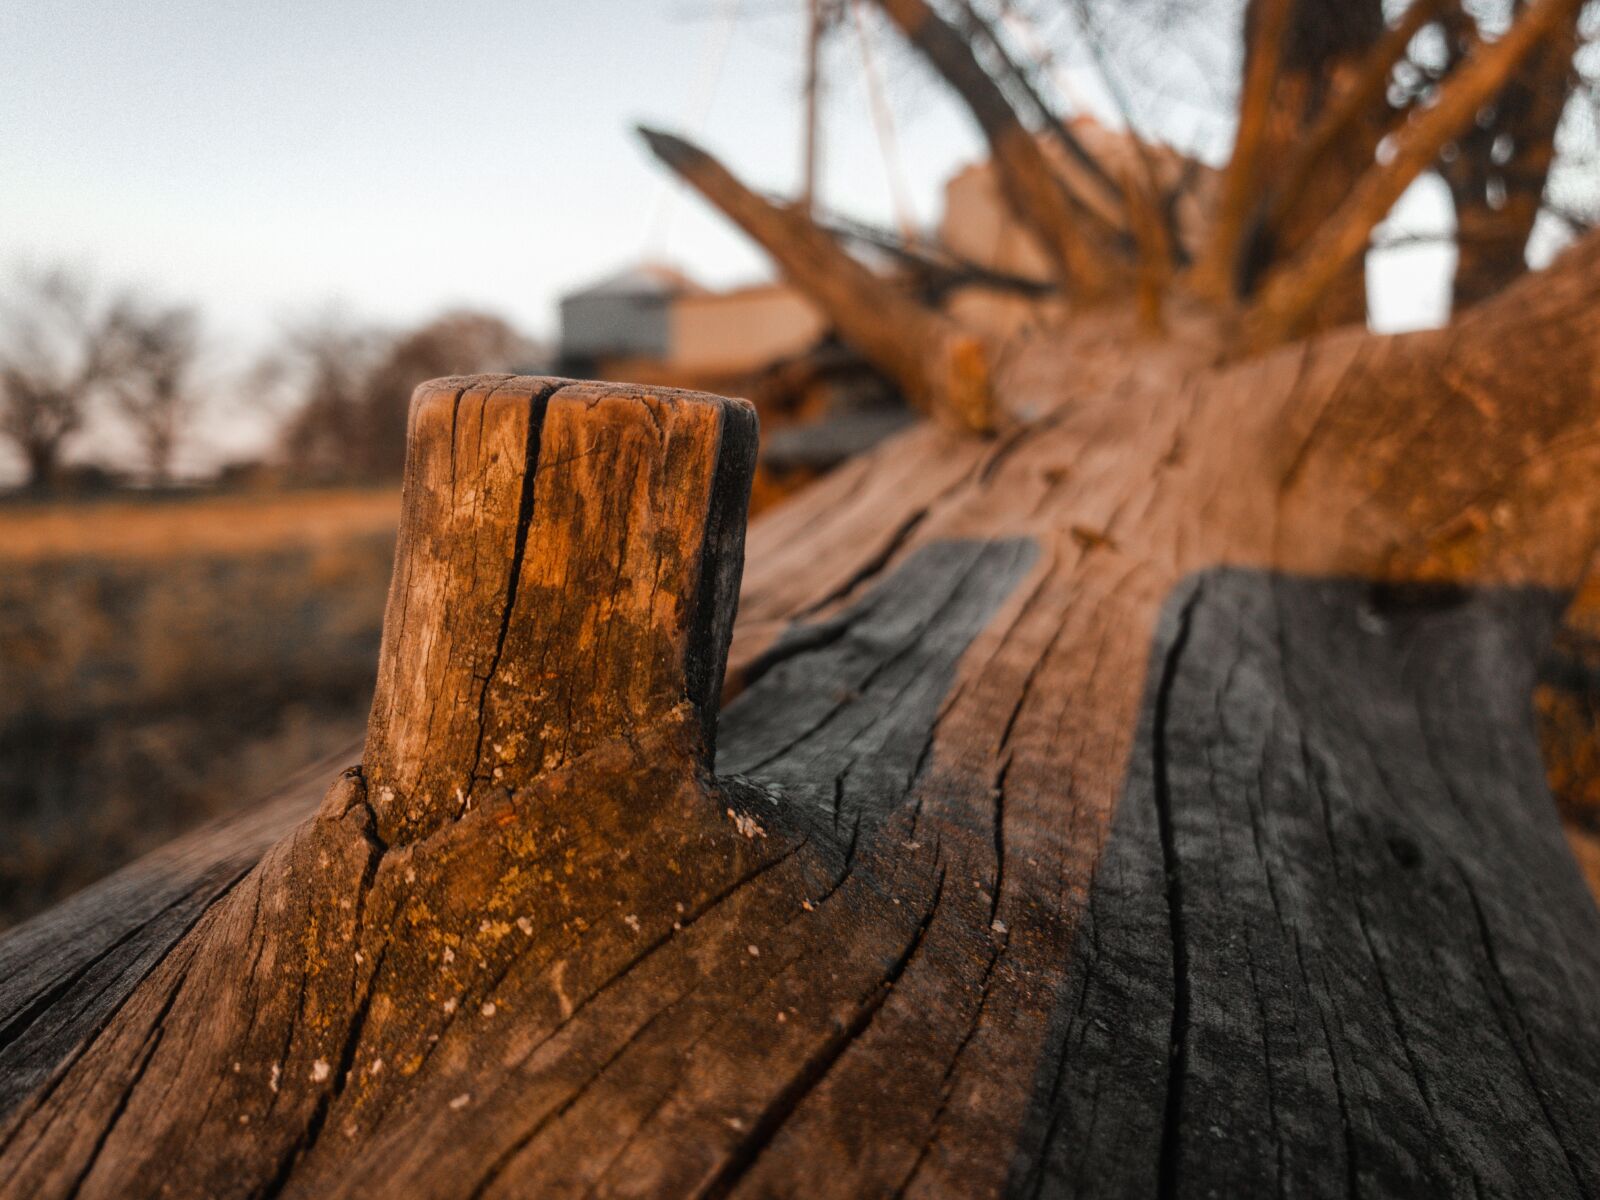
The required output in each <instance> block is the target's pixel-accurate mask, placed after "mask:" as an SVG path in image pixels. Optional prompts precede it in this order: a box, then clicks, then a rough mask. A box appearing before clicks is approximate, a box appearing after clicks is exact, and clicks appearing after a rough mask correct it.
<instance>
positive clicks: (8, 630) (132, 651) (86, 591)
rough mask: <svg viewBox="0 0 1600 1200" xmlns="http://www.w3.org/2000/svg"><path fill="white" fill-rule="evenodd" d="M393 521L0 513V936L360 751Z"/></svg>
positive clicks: (371, 493)
mask: <svg viewBox="0 0 1600 1200" xmlns="http://www.w3.org/2000/svg"><path fill="white" fill-rule="evenodd" d="M398 512H399V496H398V493H397V492H396V491H394V490H390V489H382V490H377V489H341V490H327V491H297V492H289V493H266V494H260V495H254V494H250V495H220V496H206V497H196V498H185V499H175V500H174V499H161V500H149V501H127V500H117V501H114V502H105V503H85V504H59V505H49V506H35V505H22V504H16V505H11V506H5V507H0V814H3V816H0V822H3V825H0V829H3V836H0V926H3V925H5V924H9V923H11V922H13V921H15V920H17V919H19V918H21V917H22V916H25V915H27V914H28V913H31V912H33V911H36V910H37V909H39V908H41V907H44V906H46V905H48V904H50V903H52V902H53V901H55V900H57V899H59V898H61V897H62V896H64V895H65V894H67V893H69V892H71V891H74V890H76V889H77V888H79V887H81V886H83V885H84V884H85V883H88V882H90V881H91V880H93V879H95V878H98V877H99V876H100V875H102V874H104V873H105V872H107V871H109V870H111V869H114V868H115V867H116V866H119V865H120V864H121V863H123V862H125V861H127V860H128V859H130V858H132V857H134V856H136V855H138V854H140V853H143V852H144V851H145V850H147V849H150V848H152V847H154V846H156V845H159V844H160V843H162V842H164V841H166V840H168V839H169V838H170V837H171V836H173V835H174V834H175V833H177V832H179V831H180V830H182V829H184V828H187V827H188V826H190V825H193V824H194V823H196V822H197V821H199V820H201V819H203V818H205V817H208V816H211V815H214V814H217V813H221V812H224V811H227V810H229V809H231V808H234V807H236V806H238V805H240V804H243V803H247V802H249V801H250V800H251V799H253V798H254V797H255V796H257V795H259V794H260V793H261V792H263V791H265V790H267V789H269V788H270V787H271V786H272V785H273V784H274V783H275V782H276V781H278V780H279V779H281V778H282V777H283V776H284V775H286V774H288V773H289V772H290V771H292V770H294V769H295V768H296V767H297V766H299V765H301V764H303V763H305V762H308V761H310V760H311V759H313V758H316V757H319V756H321V755H324V754H327V753H329V752H331V751H333V750H335V749H337V748H338V747H339V746H341V745H344V744H347V743H350V742H352V741H353V740H355V739H357V738H359V737H360V735H361V732H362V729H363V727H364V724H365V720H366V707H367V704H368V700H369V696H370V691H371V686H372V676H373V672H374V669H375V665H376V661H377V652H378V640H379V635H380V630H381V622H382V616H383V603H384V596H385V592H386V589H387V587H388V581H389V569H390V564H391V558H392V554H393V546H394V529H395V522H396V519H397V516H398Z"/></svg>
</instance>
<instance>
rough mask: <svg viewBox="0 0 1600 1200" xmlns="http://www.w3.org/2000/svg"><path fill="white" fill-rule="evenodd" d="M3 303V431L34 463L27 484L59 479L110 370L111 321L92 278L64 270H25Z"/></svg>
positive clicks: (0, 368) (0, 433) (0, 426)
mask: <svg viewBox="0 0 1600 1200" xmlns="http://www.w3.org/2000/svg"><path fill="white" fill-rule="evenodd" d="M9 293H10V294H9V295H7V296H6V297H5V298H4V300H3V301H0V436H3V437H4V438H5V439H6V440H7V441H9V442H11V443H12V445H14V446H15V447H16V448H17V450H18V451H19V452H20V453H21V454H22V457H23V459H24V461H25V462H26V464H27V485H28V487H30V488H44V487H48V486H50V484H51V483H52V482H53V481H54V479H55V477H56V474H57V471H58V470H59V468H60V464H61V451H62V447H63V446H64V445H65V443H66V441H67V439H68V438H70V437H71V436H72V435H73V434H74V433H76V432H77V431H78V430H79V429H81V428H82V426H83V422H84V418H85V415H86V413H87V409H88V405H89V401H90V399H91V397H92V395H93V393H94V392H95V391H96V390H97V388H98V387H99V385H100V383H101V381H102V379H103V378H104V376H105V373H106V367H107V364H106V359H105V354H104V349H105V347H104V341H105V326H104V322H103V321H102V320H101V319H100V318H99V317H98V316H97V315H96V312H95V305H94V301H93V292H92V289H91V287H90V285H89V283H88V281H87V280H86V279H84V278H83V277H81V276H79V275H76V274H74V273H72V272H70V271H68V270H65V269H63V268H52V269H48V270H41V271H33V270H22V271H18V272H17V274H16V276H15V277H14V279H13V282H12V286H11V288H10V289H9Z"/></svg>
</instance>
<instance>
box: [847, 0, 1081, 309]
mask: <svg viewBox="0 0 1600 1200" xmlns="http://www.w3.org/2000/svg"><path fill="white" fill-rule="evenodd" d="M877 3H878V4H879V6H880V7H881V8H882V9H883V11H884V12H885V13H887V14H888V16H889V19H890V20H892V21H893V22H894V23H895V24H896V25H897V26H898V27H899V28H900V31H901V32H902V33H904V34H905V36H906V38H907V39H908V40H909V41H910V42H911V44H912V45H913V46H915V47H916V48H917V49H918V50H919V51H920V52H921V53H922V54H923V56H924V57H926V58H927V60H928V61H929V62H930V63H931V64H932V65H933V67H934V69H935V70H937V71H938V72H939V74H940V75H941V76H943V78H944V80H945V82H946V83H948V84H949V85H950V86H951V87H952V88H954V89H955V91H956V93H957V94H958V95H959V96H960V97H961V98H962V100H964V101H965V102H966V105H967V108H968V109H969V110H970V111H971V112H972V115H973V117H974V118H975V119H976V120H977V122H978V126H979V127H980V128H981V129H982V130H983V134H984V137H985V138H987V139H988V142H989V150H990V154H991V155H992V156H993V159H994V167H995V175H996V178H997V179H998V180H999V183H1000V190H1001V192H1002V194H1003V195H1004V196H1005V199H1006V203H1007V204H1008V205H1009V206H1010V208H1011V210H1012V212H1014V213H1015V214H1016V216H1017V219H1018V220H1020V221H1021V222H1022V223H1023V224H1024V225H1025V226H1026V227H1027V228H1028V229H1029V230H1030V231H1031V232H1032V233H1033V234H1034V236H1035V237H1037V238H1038V239H1039V242H1040V244H1041V246H1042V247H1043V248H1044V250H1045V253H1046V254H1047V255H1048V257H1049V258H1050V261H1051V263H1052V264H1053V265H1054V267H1055V269H1056V271H1057V272H1058V273H1059V275H1060V276H1061V279H1062V282H1063V283H1064V284H1066V285H1067V287H1068V288H1069V289H1070V290H1071V291H1072V293H1073V294H1074V295H1075V296H1076V297H1077V298H1079V299H1086V300H1087V299H1093V298H1095V297H1097V296H1098V295H1100V294H1101V293H1103V292H1104V291H1105V290H1106V289H1107V285H1108V283H1109V276H1110V274H1111V264H1110V263H1108V262H1107V261H1106V256H1105V254H1104V253H1103V252H1102V250H1101V249H1100V248H1098V247H1096V246H1095V245H1094V243H1093V242H1092V241H1091V240H1090V239H1089V238H1088V237H1087V236H1086V235H1085V232H1084V230H1083V228H1082V225H1081V223H1080V221H1079V219H1078V215H1077V214H1076V213H1075V212H1074V211H1073V209H1072V205H1071V202H1070V201H1069V200H1068V198H1067V192H1066V189H1065V188H1064V187H1063V186H1062V183H1061V181H1060V180H1059V179H1058V178H1057V177H1056V174H1055V172H1054V171H1053V170H1052V169H1051V166H1050V163H1049V160H1048V159H1046V158H1045V156H1044V151H1043V150H1042V149H1041V148H1040V146H1039V143H1038V142H1037V141H1036V140H1035V138H1034V135H1033V134H1032V132H1031V131H1029V130H1028V128H1027V127H1026V126H1024V125H1023V124H1022V122H1021V120H1019V119H1018V117H1017V114H1016V112H1015V111H1014V110H1013V109H1012V107H1011V105H1010V103H1009V102H1008V101H1007V100H1006V98H1005V95H1004V93H1002V92H1001V90H1000V88H999V86H998V85H997V84H996V83H995V81H994V80H993V79H991V78H990V77H989V74H988V73H987V72H986V71H985V70H984V69H983V67H982V66H981V65H980V64H979V62H978V60H977V58H976V57H975V56H974V55H973V53H972V48H971V47H970V46H969V45H968V44H967V39H966V38H964V37H963V36H962V35H961V33H960V31H958V30H957V29H956V28H955V27H954V26H952V25H950V24H949V23H948V22H946V21H945V20H944V19H943V18H942V17H940V16H939V14H937V13H936V12H934V11H933V9H932V8H930V7H929V6H928V4H927V3H926V2H925V0H877Z"/></svg>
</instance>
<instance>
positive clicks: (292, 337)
mask: <svg viewBox="0 0 1600 1200" xmlns="http://www.w3.org/2000/svg"><path fill="white" fill-rule="evenodd" d="M540 359H541V353H540V351H539V349H538V347H537V346H536V345H535V343H533V342H532V341H530V340H529V339H528V338H526V337H524V336H523V335H522V334H520V333H518V332H517V331H516V330H515V329H513V328H512V327H511V326H510V325H508V324H507V323H506V322H505V321H503V320H501V319H500V318H499V317H495V316H491V315H489V314H487V313H480V312H472V311H467V310H461V311H455V312H448V313H445V314H443V315H442V316H439V317H436V318H434V319H433V320H431V321H429V322H428V323H426V324H424V325H422V326H420V327H419V328H417V329H414V330H412V331H410V332H408V333H402V334H398V335H397V334H392V333H389V332H386V331H384V330H380V329H376V328H373V327H371V326H365V325H361V324H359V323H357V322H354V321H353V320H352V319H350V318H349V317H348V316H345V315H343V314H339V313H336V312H324V313H321V314H319V315H316V316H314V317H312V318H310V319H308V320H304V321H302V322H301V323H299V324H297V325H295V326H294V327H292V328H291V329H290V330H289V331H288V333H287V334H286V335H285V336H284V338H283V341H282V343H281V345H280V346H279V347H278V348H277V349H276V350H275V351H273V352H272V353H271V354H269V355H268V356H267V357H266V358H265V359H264V360H263V362H262V363H261V365H260V366H259V367H258V368H257V372H256V386H257V387H258V388H259V389H262V390H264V391H265V392H266V393H267V394H268V395H270V396H272V397H273V400H272V402H273V403H274V404H275V405H276V406H278V407H281V408H282V409H283V410H284V411H285V412H286V414H287V415H286V417H285V419H284V425H283V430H282V433H281V435H280V442H279V452H280V454H281V456H282V459H283V463H284V467H285V470H286V471H287V472H288V474H289V475H290V476H291V477H292V478H295V479H298V480H302V481H307V482H335V481H376V480H384V479H398V478H399V476H400V471H401V468H402V467H403V466H404V465H405V438H406V411H407V406H408V405H409V403H410V400H411V392H412V389H413V388H415V387H416V385H417V384H418V383H419V382H420V381H422V380H424V379H434V378H437V377H439V376H441V375H456V374H465V373H470V372H475V371H517V370H524V369H529V368H533V367H537V366H538V365H539V363H540Z"/></svg>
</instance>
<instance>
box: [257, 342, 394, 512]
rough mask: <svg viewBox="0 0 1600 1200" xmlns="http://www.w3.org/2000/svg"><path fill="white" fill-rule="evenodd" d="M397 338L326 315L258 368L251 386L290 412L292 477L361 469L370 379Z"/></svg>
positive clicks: (287, 446)
mask: <svg viewBox="0 0 1600 1200" xmlns="http://www.w3.org/2000/svg"><path fill="white" fill-rule="evenodd" d="M390 345H391V339H390V338H389V336H388V335H387V334H386V333H384V332H383V331H381V330H379V329H376V328H373V327H371V326H366V325H361V324H358V323H357V322H355V321H353V320H352V319H351V318H350V317H348V316H347V315H345V314H343V313H339V312H335V311H328V312H324V313H321V314H318V315H316V316H313V317H310V318H306V319H304V320H302V321H300V322H299V323H297V324H295V325H294V326H292V327H291V328H290V329H289V330H288V331H287V332H286V333H285V335H284V337H283V340H282V343H281V345H280V346H279V347H278V348H277V349H276V350H275V351H273V352H272V353H271V354H269V355H268V356H267V357H266V358H265V359H263V360H262V362H261V363H260V364H258V366H257V367H256V370H255V374H254V380H253V387H254V390H256V391H257V392H258V393H259V394H260V395H262V396H263V397H265V398H267V402H268V403H269V404H271V405H273V406H275V407H279V408H282V409H284V410H286V411H287V413H288V416H287V418H286V420H285V422H284V425H283V429H282V432H281V434H280V436H279V452H280V453H281V455H282V456H283V459H284V462H285V466H286V467H287V468H288V470H289V472H290V473H291V474H293V475H296V476H299V477H302V478H307V479H316V480H335V479H346V478H349V477H350V476H352V475H355V474H358V473H359V472H358V471H357V470H356V469H355V466H356V463H357V462H358V461H359V459H360V455H361V451H360V447H361V444H362V441H363V439H364V434H365V421H366V413H367V407H368V396H369V395H370V392H371V386H372V377H373V373H374V371H375V370H376V369H377V367H378V364H379V363H380V362H382V361H383V356H384V355H385V354H386V353H387V352H388V349H389V347H390Z"/></svg>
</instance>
